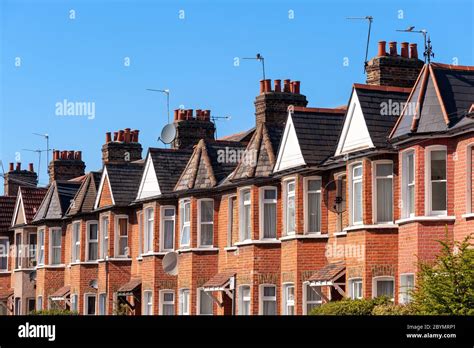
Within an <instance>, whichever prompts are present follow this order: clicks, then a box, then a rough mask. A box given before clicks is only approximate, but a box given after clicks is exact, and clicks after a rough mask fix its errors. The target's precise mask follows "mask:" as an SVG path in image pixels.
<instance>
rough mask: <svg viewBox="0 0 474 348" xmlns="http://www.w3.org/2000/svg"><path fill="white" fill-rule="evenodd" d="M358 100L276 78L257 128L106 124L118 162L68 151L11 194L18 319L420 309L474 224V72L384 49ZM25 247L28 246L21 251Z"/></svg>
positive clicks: (12, 300)
mask: <svg viewBox="0 0 474 348" xmlns="http://www.w3.org/2000/svg"><path fill="white" fill-rule="evenodd" d="M366 70H367V81H366V83H365V84H361V83H354V84H353V85H352V87H351V86H347V91H348V102H347V105H343V106H339V107H333V108H327V107H309V106H308V100H307V98H306V96H305V95H303V94H302V93H301V90H300V88H301V86H300V82H299V81H291V80H284V81H283V83H282V81H281V80H274V81H273V82H272V81H271V80H263V81H260V93H259V95H258V96H257V97H256V99H255V102H254V103H255V127H253V128H252V129H249V130H244V131H242V132H240V133H236V134H233V135H230V136H226V137H224V138H220V139H216V138H215V125H214V123H213V122H212V121H211V113H210V111H209V110H201V109H198V110H195V111H194V110H176V111H175V114H174V125H175V128H176V138H175V140H174V141H173V144H172V147H171V148H170V149H162V148H150V149H148V150H147V152H146V154H145V155H144V156H143V149H142V146H141V144H140V143H139V139H138V134H139V132H138V131H137V130H130V129H125V130H120V131H117V132H114V134H113V135H112V134H111V133H106V136H105V143H104V145H103V146H102V161H103V166H102V168H100V169H98V170H97V171H91V172H88V173H86V172H85V164H84V162H82V159H81V153H80V152H78V151H56V152H55V153H54V157H53V161H52V162H51V164H50V166H49V173H50V184H49V186H48V188H47V189H45V188H37V187H36V185H37V180H36V174H35V173H34V172H33V168H32V166H30V170H28V171H24V170H23V171H22V170H21V167H20V165H18V166H17V168H16V169H14V168H13V167H14V165H13V164H11V166H10V171H9V172H8V173H7V175H6V177H5V196H4V197H0V209H1V211H0V246H3V249H2V252H1V253H0V257H1V258H0V304H1V305H0V308H1V312H0V313H2V314H26V313H28V312H29V311H31V310H33V309H48V308H66V309H70V310H73V311H76V312H78V313H80V314H83V315H96V314H100V315H102V314H109V315H110V314H129V315H275V314H284V315H293V314H299V315H301V314H308V313H309V312H310V311H311V309H312V308H314V307H315V306H319V305H321V304H322V303H325V302H328V301H337V300H340V299H342V298H344V297H349V298H354V299H355V298H371V297H377V296H381V295H386V296H389V297H391V298H393V300H394V302H397V303H405V302H408V301H410V295H409V290H410V289H411V288H413V287H414V285H415V280H416V274H417V272H418V266H417V259H418V258H421V259H422V260H427V261H429V260H432V259H433V258H434V257H435V255H436V253H437V251H438V250H439V246H438V243H437V242H436V241H437V240H439V239H440V238H442V237H443V236H444V235H445V234H446V231H447V235H448V237H449V238H451V239H452V240H460V239H462V238H464V237H465V236H467V235H468V234H470V233H472V232H474V211H473V209H474V198H473V190H472V187H473V184H474V174H473V159H474V156H473V148H474V67H467V66H452V65H445V64H440V63H430V64H424V63H423V61H421V60H420V59H418V53H417V47H416V44H408V43H405V42H404V43H401V50H400V51H398V49H397V43H396V42H390V44H389V51H388V52H386V43H385V42H384V41H381V42H379V47H378V54H377V56H376V57H374V58H373V59H371V60H370V61H369V62H368V64H367V69H366ZM19 246H22V247H21V248H19Z"/></svg>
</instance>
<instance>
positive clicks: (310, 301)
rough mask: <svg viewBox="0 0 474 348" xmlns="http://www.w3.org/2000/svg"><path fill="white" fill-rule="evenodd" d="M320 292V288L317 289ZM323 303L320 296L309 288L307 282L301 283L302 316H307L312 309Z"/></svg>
mask: <svg viewBox="0 0 474 348" xmlns="http://www.w3.org/2000/svg"><path fill="white" fill-rule="evenodd" d="M318 289H319V292H321V287H318ZM321 303H323V301H322V300H321V296H320V295H319V294H318V293H317V292H316V291H315V290H314V289H313V288H312V287H311V286H309V283H308V282H304V283H303V314H305V315H306V314H309V313H311V311H312V310H313V308H315V307H318V306H320V305H321Z"/></svg>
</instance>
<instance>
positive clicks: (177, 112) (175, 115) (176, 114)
mask: <svg viewBox="0 0 474 348" xmlns="http://www.w3.org/2000/svg"><path fill="white" fill-rule="evenodd" d="M174 120H175V121H178V120H179V109H176V110H174Z"/></svg>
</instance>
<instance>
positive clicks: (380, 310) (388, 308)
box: [371, 304, 417, 315]
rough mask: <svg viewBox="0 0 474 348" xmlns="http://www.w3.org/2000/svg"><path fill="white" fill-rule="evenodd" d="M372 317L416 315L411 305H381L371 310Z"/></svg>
mask: <svg viewBox="0 0 474 348" xmlns="http://www.w3.org/2000/svg"><path fill="white" fill-rule="evenodd" d="M371 314H372V315H414V314H417V313H416V310H415V309H414V308H413V306H412V305H410V304H407V305H395V304H381V305H377V306H375V307H374V309H372V313H371Z"/></svg>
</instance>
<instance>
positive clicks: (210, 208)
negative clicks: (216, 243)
mask: <svg viewBox="0 0 474 348" xmlns="http://www.w3.org/2000/svg"><path fill="white" fill-rule="evenodd" d="M213 219H214V202H213V201H201V245H212V244H213V237H214V236H213V234H214V226H213Z"/></svg>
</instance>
